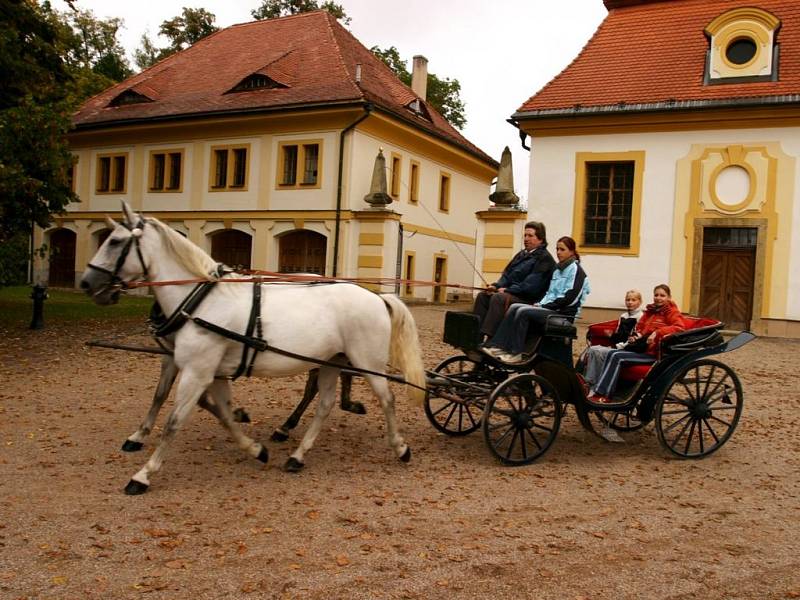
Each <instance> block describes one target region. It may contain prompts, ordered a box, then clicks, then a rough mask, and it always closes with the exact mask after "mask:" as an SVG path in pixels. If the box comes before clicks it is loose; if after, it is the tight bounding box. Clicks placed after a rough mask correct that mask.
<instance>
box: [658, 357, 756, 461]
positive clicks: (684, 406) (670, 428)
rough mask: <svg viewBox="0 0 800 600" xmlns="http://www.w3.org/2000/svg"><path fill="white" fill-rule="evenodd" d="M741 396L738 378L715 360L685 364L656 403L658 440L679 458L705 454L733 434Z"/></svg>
mask: <svg viewBox="0 0 800 600" xmlns="http://www.w3.org/2000/svg"><path fill="white" fill-rule="evenodd" d="M743 404H744V396H743V394H742V384H741V383H740V382H739V378H738V377H737V376H736V373H734V371H733V369H731V368H730V367H729V366H727V365H724V364H722V363H721V362H718V361H716V360H708V359H706V360H699V361H697V362H693V363H691V364H690V365H688V366H687V367H686V368H684V369H683V370H682V371H681V372H680V373H679V374H678V375H677V376H676V377H675V378H674V379H673V380H672V382H671V383H670V385H669V388H667V390H666V391H665V392H664V393H663V394H662V396H661V398H659V400H658V405H657V406H656V431H657V432H658V441H659V442H660V443H661V445H662V446H663V447H664V448H665V449H666V450H669V451H670V452H671V453H672V454H675V455H676V456H680V457H681V458H700V457H703V456H708V455H709V454H711V453H712V452H714V451H716V450H717V449H719V448H720V446H722V444H724V443H725V442H726V441H728V438H729V437H731V435H732V434H733V431H734V429H736V425H737V424H738V423H739V417H740V416H741V414H742V406H743Z"/></svg>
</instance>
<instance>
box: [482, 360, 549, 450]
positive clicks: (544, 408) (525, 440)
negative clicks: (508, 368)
mask: <svg viewBox="0 0 800 600" xmlns="http://www.w3.org/2000/svg"><path fill="white" fill-rule="evenodd" d="M560 425H561V401H560V400H559V398H558V394H557V392H556V390H555V389H554V388H553V386H552V385H550V383H549V382H548V381H547V380H546V379H544V378H543V377H540V376H538V375H534V374H532V373H525V374H522V375H515V376H513V377H510V378H508V379H506V380H505V381H504V382H503V383H501V384H500V385H499V386H497V388H496V389H495V390H494V391H493V392H492V395H491V396H490V397H489V402H488V403H487V404H486V409H485V411H484V416H483V437H484V439H485V440H486V445H487V446H489V450H491V452H492V454H494V455H495V456H496V457H497V458H498V459H500V462H502V463H504V464H507V465H513V466H518V465H527V464H529V463H532V462H533V461H534V460H536V459H537V458H539V457H540V456H541V455H542V454H544V453H545V452H547V449H548V448H549V447H550V445H551V444H552V443H553V441H554V440H555V439H556V435H558V428H559V426H560Z"/></svg>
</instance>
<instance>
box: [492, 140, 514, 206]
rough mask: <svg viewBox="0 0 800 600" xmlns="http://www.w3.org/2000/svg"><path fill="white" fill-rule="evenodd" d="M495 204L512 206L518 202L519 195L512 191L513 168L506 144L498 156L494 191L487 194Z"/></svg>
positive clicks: (509, 151)
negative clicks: (498, 163)
mask: <svg viewBox="0 0 800 600" xmlns="http://www.w3.org/2000/svg"><path fill="white" fill-rule="evenodd" d="M489 200H490V201H491V202H494V204H495V206H497V207H503V208H513V207H515V206H516V205H517V204H518V203H519V196H517V195H516V194H515V193H514V169H513V167H512V164H511V150H509V149H508V146H506V147H505V149H504V150H503V155H502V156H501V157H500V168H499V169H498V170H497V185H496V186H495V191H494V193H493V194H491V195H490V196H489Z"/></svg>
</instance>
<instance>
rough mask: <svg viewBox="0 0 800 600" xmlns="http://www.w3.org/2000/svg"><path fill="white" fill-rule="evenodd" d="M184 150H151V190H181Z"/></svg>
mask: <svg viewBox="0 0 800 600" xmlns="http://www.w3.org/2000/svg"><path fill="white" fill-rule="evenodd" d="M182 165H183V151H182V150H155V151H152V152H150V178H149V179H150V191H151V192H179V191H181V167H182Z"/></svg>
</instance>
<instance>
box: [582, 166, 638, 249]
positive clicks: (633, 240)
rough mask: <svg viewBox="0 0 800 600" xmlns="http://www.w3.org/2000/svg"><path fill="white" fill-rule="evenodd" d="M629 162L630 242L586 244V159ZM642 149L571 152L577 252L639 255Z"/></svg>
mask: <svg viewBox="0 0 800 600" xmlns="http://www.w3.org/2000/svg"><path fill="white" fill-rule="evenodd" d="M623 162H625V163H630V162H632V163H633V189H632V195H631V229H630V242H629V244H628V246H627V247H625V246H613V247H612V246H597V245H587V244H585V242H584V239H585V226H586V223H585V220H584V217H585V214H586V201H587V198H586V192H587V188H588V183H589V182H588V169H587V164H589V163H623ZM644 168H645V152H644V151H643V150H632V151H628V152H577V153H576V154H575V199H574V204H573V216H572V231H573V232H574V236H575V240H576V242H577V244H578V249H579V250H580V253H581V254H587V255H588V254H604V255H614V256H639V243H640V230H641V228H640V224H641V210H642V186H643V182H644Z"/></svg>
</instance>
